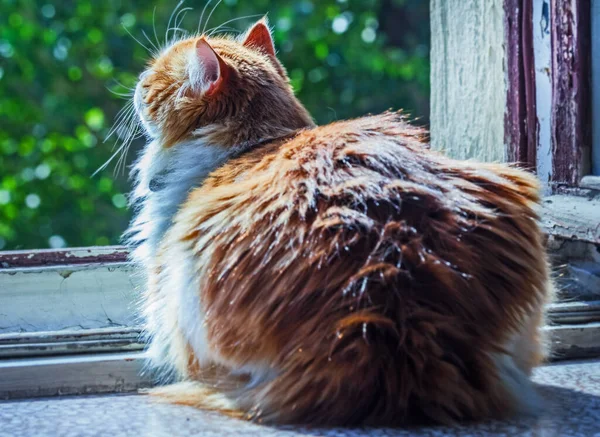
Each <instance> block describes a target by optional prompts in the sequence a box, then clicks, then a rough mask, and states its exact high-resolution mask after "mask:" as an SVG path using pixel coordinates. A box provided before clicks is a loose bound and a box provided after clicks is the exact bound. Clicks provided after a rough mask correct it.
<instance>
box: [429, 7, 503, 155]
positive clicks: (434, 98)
mask: <svg viewBox="0 0 600 437" xmlns="http://www.w3.org/2000/svg"><path fill="white" fill-rule="evenodd" d="M503 1H504V0H473V1H447V0H432V1H431V8H430V10H431V143H432V147H433V148H434V149H438V150H444V151H445V152H446V153H447V154H449V155H450V156H452V157H455V158H460V159H464V158H477V159H480V160H483V161H504V160H505V152H504V111H505V108H506V86H505V71H504V27H503Z"/></svg>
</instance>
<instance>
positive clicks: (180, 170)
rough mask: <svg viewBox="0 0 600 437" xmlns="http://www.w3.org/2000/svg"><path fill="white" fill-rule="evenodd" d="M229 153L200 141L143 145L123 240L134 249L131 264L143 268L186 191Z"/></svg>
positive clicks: (218, 164) (154, 250) (198, 183)
mask: <svg viewBox="0 0 600 437" xmlns="http://www.w3.org/2000/svg"><path fill="white" fill-rule="evenodd" d="M230 154H231V152H230V151H229V150H228V149H225V148H223V147H219V146H213V145H210V146H209V145H206V144H204V143H203V142H202V141H200V140H196V141H189V142H185V143H180V144H177V146H176V147H173V148H171V149H164V148H163V147H162V146H161V145H160V144H159V143H158V142H157V141H153V142H151V143H149V144H148V145H147V146H146V148H145V150H144V151H143V153H142V155H141V157H140V159H139V160H138V161H137V162H136V164H135V166H134V170H133V174H134V177H135V179H136V183H135V189H134V191H133V194H132V199H131V200H132V204H133V205H134V208H135V213H136V216H135V219H134V221H133V223H132V224H131V226H130V228H129V229H128V231H127V238H128V241H129V243H130V244H131V245H132V246H134V247H136V250H135V252H134V254H133V256H134V261H136V262H139V263H141V264H144V265H147V261H148V259H149V258H153V257H154V255H155V254H156V251H157V249H158V245H159V244H160V241H161V239H162V237H163V236H164V234H165V232H166V230H167V229H168V228H169V226H170V224H171V222H172V220H173V216H174V215H175V214H176V213H177V211H178V209H179V207H180V206H181V204H182V203H183V202H184V201H185V200H186V198H187V196H188V194H189V192H190V191H191V190H192V189H193V188H194V187H197V186H199V185H201V184H202V182H203V180H204V179H205V178H206V177H207V176H208V174H209V173H210V172H211V171H213V170H214V169H216V168H217V167H219V166H220V165H222V164H223V163H224V162H225V161H226V160H227V158H228V157H229V156H230Z"/></svg>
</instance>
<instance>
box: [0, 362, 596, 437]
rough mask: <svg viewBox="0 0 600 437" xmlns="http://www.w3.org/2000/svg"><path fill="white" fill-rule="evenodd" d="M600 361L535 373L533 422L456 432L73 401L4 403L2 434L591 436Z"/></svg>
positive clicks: (132, 400)
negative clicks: (258, 420) (273, 422)
mask: <svg viewBox="0 0 600 437" xmlns="http://www.w3.org/2000/svg"><path fill="white" fill-rule="evenodd" d="M598 374H600V361H583V362H575V363H573V362H569V363H559V364H555V365H549V366H544V367H541V368H539V369H536V371H535V372H534V381H536V383H537V384H538V393H539V394H540V397H541V398H542V400H543V407H542V411H541V413H540V414H539V415H538V416H536V417H527V418H515V419H513V420H510V421H505V422H499V421H489V422H484V423H479V424H471V425H469V424H465V425H460V426H455V427H435V428H411V429H395V430H394V429H365V428H362V429H360V428H359V429H340V428H334V429H315V428H312V429H307V428H301V427H285V428H281V427H268V426H263V425H260V424H255V423H250V422H245V421H241V420H236V419H231V418H228V417H225V416H223V415H220V414H216V413H211V412H206V411H200V410H197V409H194V408H191V407H185V406H180V405H170V404H165V403H158V402H154V401H153V399H152V398H149V397H147V396H133V395H130V396H115V395H103V396H69V397H64V398H53V399H37V400H27V401H14V402H4V403H0V423H2V432H3V433H4V434H5V435H11V436H14V437H21V436H31V435H48V436H50V435H67V434H68V435H88V434H89V435H91V434H94V435H96V434H101V435H111V436H115V437H120V436H130V435H156V436H159V435H160V436H163V435H165V436H166V435H168V436H175V435H195V436H200V437H201V436H213V435H239V436H242V435H243V436H264V437H274V436H279V435H286V436H290V437H296V436H298V437H300V436H303V437H305V436H308V435H311V436H312V435H323V436H326V437H329V436H331V437H334V436H348V437H351V436H352V437H359V436H360V437H362V436H365V437H366V436H384V435H385V436H398V437H401V436H421V437H433V436H447V437H449V436H461V435H472V436H489V435H510V436H524V435H528V436H529V435H557V436H573V437H578V436H582V437H583V436H591V435H596V434H595V433H597V431H598V430H599V429H600V416H599V415H598V411H600V384H599V382H598V378H597V375H598ZM0 380H1V379H0Z"/></svg>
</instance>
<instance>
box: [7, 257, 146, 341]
mask: <svg viewBox="0 0 600 437" xmlns="http://www.w3.org/2000/svg"><path fill="white" fill-rule="evenodd" d="M131 273H132V272H131V268H130V267H129V266H128V265H127V264H125V263H113V264H95V265H65V266H52V267H32V268H15V269H0V334H1V333H9V332H37V331H58V330H63V329H74V328H79V329H95V328H105V327H114V326H133V325H136V324H137V323H136V309H135V301H136V293H135V292H134V289H135V284H134V280H133V277H134V276H132V274H131Z"/></svg>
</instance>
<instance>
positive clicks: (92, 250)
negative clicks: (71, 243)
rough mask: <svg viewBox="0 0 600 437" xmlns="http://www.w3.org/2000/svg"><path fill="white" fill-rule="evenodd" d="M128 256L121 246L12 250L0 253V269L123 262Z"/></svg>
mask: <svg viewBox="0 0 600 437" xmlns="http://www.w3.org/2000/svg"><path fill="white" fill-rule="evenodd" d="M128 254H129V251H128V249H127V248H125V247H123V246H103V247H74V248H69V249H41V250H13V251H5V252H0V269H8V268H16V267H48V266H57V265H65V264H69V265H72V264H97V263H115V262H125V261H127V256H128Z"/></svg>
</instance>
